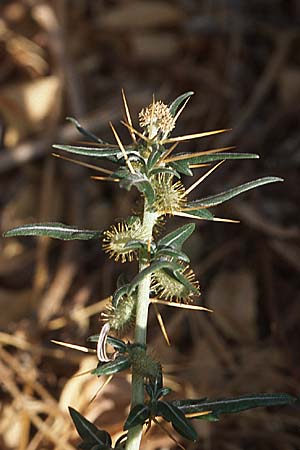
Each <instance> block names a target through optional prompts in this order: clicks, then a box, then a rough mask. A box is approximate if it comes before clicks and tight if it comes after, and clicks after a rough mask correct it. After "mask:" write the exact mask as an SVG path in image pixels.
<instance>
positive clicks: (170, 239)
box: [158, 223, 195, 250]
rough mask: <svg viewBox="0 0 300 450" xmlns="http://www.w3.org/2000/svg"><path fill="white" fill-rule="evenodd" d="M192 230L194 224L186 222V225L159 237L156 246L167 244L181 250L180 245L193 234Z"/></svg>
mask: <svg viewBox="0 0 300 450" xmlns="http://www.w3.org/2000/svg"><path fill="white" fill-rule="evenodd" d="M194 230H195V224H194V223H187V224H186V225H183V226H182V227H180V228H177V230H175V231H172V232H171V233H168V234H167V235H166V236H164V237H163V238H162V239H160V240H159V241H158V246H159V247H165V246H168V247H173V248H175V249H177V250H181V247H182V245H183V244H184V242H185V241H186V240H187V239H188V238H189V237H190V236H191V235H192V234H193V232H194Z"/></svg>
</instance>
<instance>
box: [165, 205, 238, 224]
mask: <svg viewBox="0 0 300 450" xmlns="http://www.w3.org/2000/svg"><path fill="white" fill-rule="evenodd" d="M198 209H204V208H198ZM198 209H196V208H194V209H187V210H186V211H196V210H198ZM184 211H185V210H184V209H183V210H182V211H176V212H174V213H173V216H178V217H188V218H189V219H196V220H212V221H213V222H228V223H240V221H239V220H234V219H223V218H221V217H214V218H213V219H205V218H204V217H197V216H194V215H193V214H188V213H185V212H184Z"/></svg>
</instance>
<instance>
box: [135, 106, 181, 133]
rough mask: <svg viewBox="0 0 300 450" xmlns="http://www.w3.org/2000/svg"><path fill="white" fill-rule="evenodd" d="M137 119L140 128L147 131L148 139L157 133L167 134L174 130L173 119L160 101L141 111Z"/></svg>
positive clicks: (166, 107)
mask: <svg viewBox="0 0 300 450" xmlns="http://www.w3.org/2000/svg"><path fill="white" fill-rule="evenodd" d="M139 119H140V126H141V127H142V128H147V129H148V131H149V135H150V137H154V136H155V135H156V134H158V133H159V132H162V133H163V134H169V133H170V132H171V131H172V130H173V128H175V119H174V117H173V116H172V114H171V113H170V110H169V108H168V106H167V105H165V104H164V103H163V102H162V101H159V102H154V103H152V104H150V105H149V106H147V107H146V108H144V109H142V111H141V112H140V113H139Z"/></svg>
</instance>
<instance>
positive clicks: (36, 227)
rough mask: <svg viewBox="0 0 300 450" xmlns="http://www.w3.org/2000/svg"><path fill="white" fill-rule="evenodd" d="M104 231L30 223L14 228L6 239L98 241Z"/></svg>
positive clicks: (46, 223)
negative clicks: (44, 237)
mask: <svg viewBox="0 0 300 450" xmlns="http://www.w3.org/2000/svg"><path fill="white" fill-rule="evenodd" d="M101 234H102V231H98V230H97V231H96V230H81V229H79V228H77V227H72V226H70V225H65V224H63V223H56V222H44V223H43V222H42V223H30V224H26V225H21V226H19V227H15V228H12V229H11V230H8V231H6V232H5V233H4V234H3V236H4V237H12V236H46V237H51V238H54V239H62V240H65V241H71V240H76V239H78V240H84V241H86V240H89V239H97V238H99V237H100V236H101Z"/></svg>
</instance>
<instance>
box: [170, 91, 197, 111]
mask: <svg viewBox="0 0 300 450" xmlns="http://www.w3.org/2000/svg"><path fill="white" fill-rule="evenodd" d="M192 95H194V92H193V91H188V92H185V93H184V94H181V95H179V97H177V98H176V99H175V100H174V101H173V102H172V103H171V104H170V106H169V111H170V113H171V114H172V116H173V117H175V116H176V113H177V111H178V110H179V108H180V106H181V105H182V104H183V103H184V102H185V100H186V99H188V98H189V97H191V96H192Z"/></svg>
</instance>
